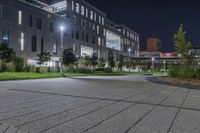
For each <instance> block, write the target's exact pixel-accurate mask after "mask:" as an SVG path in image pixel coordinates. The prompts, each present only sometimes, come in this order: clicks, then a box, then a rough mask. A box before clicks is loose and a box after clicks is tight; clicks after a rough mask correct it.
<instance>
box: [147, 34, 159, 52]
mask: <svg viewBox="0 0 200 133" xmlns="http://www.w3.org/2000/svg"><path fill="white" fill-rule="evenodd" d="M160 48H161V41H160V39H159V38H158V37H150V38H148V39H147V52H158V51H159V50H160Z"/></svg>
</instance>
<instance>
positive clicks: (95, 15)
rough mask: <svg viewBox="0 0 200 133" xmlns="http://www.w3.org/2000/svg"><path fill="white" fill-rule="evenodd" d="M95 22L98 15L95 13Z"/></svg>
mask: <svg viewBox="0 0 200 133" xmlns="http://www.w3.org/2000/svg"><path fill="white" fill-rule="evenodd" d="M94 21H97V14H96V13H94Z"/></svg>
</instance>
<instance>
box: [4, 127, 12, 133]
mask: <svg viewBox="0 0 200 133" xmlns="http://www.w3.org/2000/svg"><path fill="white" fill-rule="evenodd" d="M9 128H10V126H8V127H7V128H6V129H5V130H4V131H3V132H2V133H6V131H7V130H8V129H9Z"/></svg>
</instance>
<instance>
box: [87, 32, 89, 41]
mask: <svg viewBox="0 0 200 133" xmlns="http://www.w3.org/2000/svg"><path fill="white" fill-rule="evenodd" d="M86 42H89V34H88V33H87V34H86Z"/></svg>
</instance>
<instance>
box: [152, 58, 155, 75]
mask: <svg viewBox="0 0 200 133" xmlns="http://www.w3.org/2000/svg"><path fill="white" fill-rule="evenodd" d="M151 61H152V71H153V72H154V61H155V58H154V57H153V58H151Z"/></svg>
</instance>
